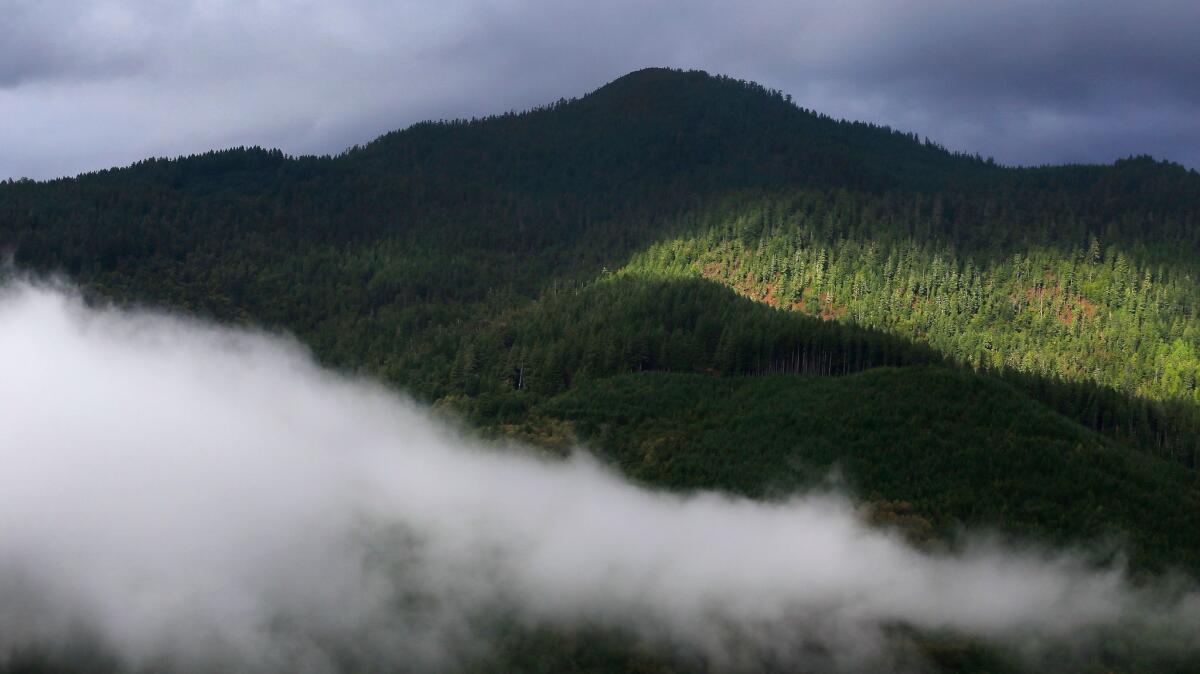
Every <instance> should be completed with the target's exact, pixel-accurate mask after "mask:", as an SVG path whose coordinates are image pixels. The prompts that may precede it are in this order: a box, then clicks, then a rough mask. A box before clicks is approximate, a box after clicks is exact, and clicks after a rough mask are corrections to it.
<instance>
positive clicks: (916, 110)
mask: <svg viewBox="0 0 1200 674" xmlns="http://www.w3.org/2000/svg"><path fill="white" fill-rule="evenodd" d="M652 65H667V66H678V67H688V68H702V69H705V70H708V71H710V72H717V73H725V74H729V75H733V76H736V77H742V78H746V79H752V80H756V81H758V82H761V83H763V84H765V85H767V86H770V87H775V88H779V89H782V90H783V91H785V92H787V93H790V94H792V95H793V96H794V98H795V99H796V101H797V102H798V103H800V104H801V105H803V106H805V107H808V108H813V109H816V110H818V111H821V112H825V113H828V114H831V115H834V116H836V117H845V118H851V119H862V120H869V121H874V122H879V123H885V124H889V125H891V126H894V127H898V128H902V129H905V130H912V131H916V132H918V133H920V134H922V135H926V136H929V137H931V138H934V139H936V140H939V141H941V142H942V143H944V144H945V145H948V146H949V147H952V148H955V149H960V150H965V151H969V152H978V153H980V154H983V155H985V156H989V155H990V156H994V157H995V158H996V159H997V160H999V161H1003V162H1006V163H1035V164H1036V163H1048V162H1064V161H1101V162H1107V161H1111V160H1113V159H1116V158H1119V157H1122V156H1128V155H1130V154H1141V153H1150V154H1153V155H1155V156H1158V157H1163V158H1168V159H1173V160H1175V161H1179V162H1182V163H1184V164H1186V165H1188V166H1191V167H1200V2H1196V0H1127V1H1124V2H1116V1H1112V0H1003V1H997V2H975V1H971V0H838V1H836V2H834V1H833V0H827V1H825V2H814V1H811V0H740V1H739V2H729V1H728V0H723V1H716V0H692V1H690V2H684V1H682V0H654V1H649V0H611V1H607V2H588V3H580V2H570V1H566V0H457V1H455V2H446V1H445V0H438V1H424V0H421V1H413V2H404V1H395V2H384V1H382V0H338V1H337V2H334V1H332V0H328V1H322V0H86V1H84V0H78V1H76V0H0V178H2V177H20V176H30V177H37V178H44V177H51V176H58V175H71V174H75V173H77V172H80V171H85V170H92V169H98V168H103V167H107V166H111V165H120V164H127V163H129V162H131V161H135V160H137V159H140V158H143V157H146V156H151V155H156V156H163V155H177V154H184V153H192V152H199V151H203V150H207V149H210V148H216V147H226V146H230V145H264V146H271V147H279V148H282V149H283V150H284V151H286V152H289V153H327V152H337V151H339V150H342V149H344V148H345V147H346V146H349V145H352V144H355V143H360V142H365V141H368V140H370V139H372V138H374V137H375V136H377V135H379V134H381V133H383V132H386V131H388V130H391V129H395V128H400V127H404V126H407V125H409V124H411V123H413V122H416V121H420V120H422V119H427V118H441V117H462V116H472V115H480V114H486V113H490V112H501V111H504V110H509V109H522V108H526V107H529V106H532V105H536V104H539V103H545V102H548V101H552V100H555V99H557V98H559V97H564V96H565V97H570V96H578V95H582V94H584V93H587V92H588V91H591V90H592V89H595V88H596V87H598V86H600V85H602V84H604V83H605V82H607V81H609V80H612V79H614V78H616V77H618V76H620V75H622V74H624V73H626V72H628V71H630V70H635V69H638V68H641V67H645V66H652Z"/></svg>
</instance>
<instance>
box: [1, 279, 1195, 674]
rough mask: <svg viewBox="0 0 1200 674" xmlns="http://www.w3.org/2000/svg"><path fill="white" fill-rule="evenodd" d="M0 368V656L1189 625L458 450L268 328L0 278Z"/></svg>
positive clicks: (881, 659)
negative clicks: (515, 631) (88, 298)
mask: <svg viewBox="0 0 1200 674" xmlns="http://www.w3.org/2000/svg"><path fill="white" fill-rule="evenodd" d="M0 373H2V375H0V467H2V469H0V668H2V667H3V665H4V664H5V663H9V662H12V661H13V659H14V658H18V657H21V655H22V654H23V653H28V652H30V649H35V650H40V651H45V652H51V653H54V652H60V651H61V649H78V648H81V646H80V644H93V645H94V647H95V648H96V649H98V650H99V651H101V652H103V653H107V654H111V655H112V657H114V658H115V662H116V663H117V664H119V665H121V666H128V667H131V668H139V667H148V666H156V667H164V668H167V669H174V668H178V669H183V670H208V669H213V670H216V669H226V668H233V669H237V670H241V671H261V672H273V671H300V672H331V671H340V670H344V669H350V668H353V669H356V670H372V669H380V668H384V667H389V668H396V667H400V666H403V667H404V668H411V669H413V670H421V669H429V670H438V671H442V670H448V669H454V668H455V667H456V666H458V665H461V664H463V663H464V662H466V661H469V660H471V659H473V658H485V657H487V654H488V648H489V643H490V639H491V634H492V629H493V628H494V627H495V626H496V625H497V624H499V623H503V624H505V625H509V626H510V627H511V626H513V625H515V626H518V627H521V628H524V627H529V628H539V627H547V626H551V627H558V628H562V629H568V630H569V629H576V628H585V627H599V628H601V629H608V628H614V629H620V630H623V631H624V633H627V634H629V635H632V636H631V638H636V639H638V640H639V641H640V642H642V643H643V644H644V645H647V646H649V647H656V648H663V649H665V650H670V651H671V652H676V653H684V654H689V657H699V658H704V659H706V660H707V661H708V662H710V663H713V664H715V665H717V666H721V667H750V666H754V664H755V663H762V662H777V663H779V662H782V663H790V664H795V665H801V666H807V667H811V668H828V669H832V670H848V671H849V670H859V669H863V668H871V669H876V670H878V669H880V668H884V667H900V665H899V664H897V663H898V662H900V661H902V660H905V657H906V656H905V655H904V653H903V652H902V651H903V650H904V647H903V640H902V639H897V638H896V636H895V634H896V632H897V631H898V630H897V626H899V625H903V626H906V628H915V629H917V630H936V631H941V630H948V631H951V632H954V633H958V634H962V635H964V636H967V637H977V638H981V639H984V640H988V641H996V642H1001V643H1004V644H1007V645H1009V646H1014V647H1016V648H1017V649H1019V650H1021V651H1024V652H1027V653H1029V654H1031V656H1036V655H1037V654H1038V653H1044V652H1047V649H1051V648H1057V649H1062V648H1068V649H1071V650H1072V652H1079V651H1081V650H1082V651H1086V649H1088V648H1090V647H1091V646H1092V644H1093V641H1091V640H1094V639H1098V638H1100V636H1099V635H1102V634H1103V633H1104V632H1105V630H1112V629H1117V628H1120V629H1122V630H1125V629H1139V630H1142V629H1145V630H1156V632H1155V634H1157V635H1159V638H1160V639H1161V643H1160V646H1162V645H1163V644H1166V645H1165V646H1162V647H1164V648H1174V646H1170V644H1172V643H1176V644H1182V645H1181V646H1178V648H1186V647H1190V646H1188V645H1187V641H1188V636H1189V635H1194V634H1195V633H1197V629H1200V601H1198V600H1197V595H1195V594H1194V593H1187V592H1183V591H1167V590H1165V589H1163V588H1157V589H1155V590H1153V591H1151V590H1146V589H1139V590H1135V589H1132V588H1131V587H1130V586H1129V585H1128V584H1127V582H1126V581H1125V579H1124V576H1123V574H1122V572H1121V571H1120V570H1119V569H1101V570H1096V569H1093V568H1090V567H1089V566H1088V565H1087V564H1086V563H1085V562H1084V561H1082V560H1081V559H1079V558H1077V557H1074V556H1071V555H1067V554H1047V553H1033V552H1029V551H1016V550H1011V549H1005V548H1003V547H1002V546H998V545H989V544H983V543H980V544H977V545H973V546H968V548H967V549H966V550H965V551H964V552H960V553H956V554H953V555H944V554H943V555H937V554H930V553H927V552H923V551H919V550H916V549H914V548H912V547H910V546H909V545H907V544H906V543H905V542H904V541H903V540H901V539H900V538H898V537H897V536H895V535H892V534H889V533H887V532H881V531H877V530H873V529H870V528H868V527H866V526H864V525H863V524H862V522H861V521H860V519H858V518H857V517H856V515H855V512H854V508H853V507H852V505H851V504H850V503H848V502H847V501H846V500H844V499H842V498H839V497H836V496H834V495H829V494H813V495H807V496H797V497H796V498H793V499H791V500H788V501H785V502H776V503H759V502H753V501H749V500H744V499H738V498H730V497H727V496H722V495H718V494H712V493H704V494H695V495H688V496H680V495H670V494H665V493H658V492H655V491H652V490H649V489H646V488H642V487H639V486H635V485H632V484H630V483H628V482H626V481H624V480H623V479H622V478H620V477H619V476H617V475H614V474H613V473H611V472H609V471H608V470H606V469H605V468H603V467H601V466H600V465H598V464H597V463H596V462H595V461H594V460H592V459H589V458H587V456H586V455H584V454H580V455H578V456H576V457H575V458H572V459H569V460H566V461H558V460H546V459H541V458H538V457H537V456H536V455H534V454H533V453H530V452H524V451H521V450H519V449H516V448H508V449H505V450H501V449H497V448H489V447H485V446H483V445H482V443H479V442H477V441H474V440H471V439H469V438H468V437H465V436H464V435H462V434H460V433H457V432H455V431H454V430H452V429H450V428H448V427H447V426H446V425H444V424H442V423H440V422H438V421H436V420H434V419H433V418H432V417H431V416H430V415H429V414H428V412H427V411H426V410H423V409H421V408H420V407H418V406H417V405H415V404H413V403H411V402H409V401H407V400H405V399H404V398H402V397H400V396H398V395H397V394H396V393H394V392H391V391H387V390H385V389H383V388H382V387H380V386H378V385H376V384H373V383H371V382H367V381H362V380H353V379H348V378H345V377H342V376H339V375H336V374H334V373H331V372H328V371H326V370H322V369H321V368H319V367H318V366H316V365H315V364H314V363H313V362H312V360H311V359H310V357H309V356H308V354H307V353H306V352H305V350H304V349H303V348H301V347H300V346H299V345H298V344H296V343H294V342H291V341H288V340H285V339H281V338H278V337H273V336H267V335H262V334H255V333H250V332H244V331H234V330H228V329H222V328H217V327H213V326H209V325H204V324H200V323H197V322H193V321H189V320H183V319H179V318H173V317H167V316H163V315H156V314H148V313H135V312H126V311H119V310H112V309H94V308H87V307H85V306H84V304H83V303H82V302H81V301H80V300H79V299H78V298H77V297H76V296H75V295H74V294H73V292H72V291H70V290H69V289H63V288H61V287H48V286H44V285H35V284H30V283H27V282H10V283H8V284H6V285H5V286H4V287H3V288H0ZM899 631H901V632H903V630H899ZM1156 647H1157V646H1156Z"/></svg>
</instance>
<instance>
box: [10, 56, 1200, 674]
mask: <svg viewBox="0 0 1200 674" xmlns="http://www.w3.org/2000/svg"><path fill="white" fill-rule="evenodd" d="M0 250H4V251H7V252H8V253H11V255H12V257H13V259H14V261H15V267H16V269H18V270H32V271H36V272H51V273H62V274H65V275H66V276H68V277H70V278H71V279H73V280H74V281H76V282H77V283H79V284H80V285H81V286H82V287H83V288H84V289H85V292H87V293H88V294H89V296H90V297H93V298H96V299H98V300H99V299H109V300H115V301H118V302H122V303H137V304H146V305H152V306H162V307H170V308H175V309H181V310H184V311H187V312H191V313H196V314H200V315H205V316H210V317H214V318H217V319H219V320H223V321H231V322H238V323H247V324H252V325H259V326H265V327H267V328H269V329H278V330H286V331H290V332H292V333H295V334H296V335H297V336H299V337H300V338H301V339H302V340H303V341H304V342H305V343H307V344H308V345H309V346H311V348H312V349H313V350H314V352H315V354H316V355H317V356H318V357H319V358H320V359H322V360H323V361H325V362H327V363H329V364H332V365H334V366H337V367H340V368H343V369H347V370H353V371H356V372H362V373H368V374H371V375H374V376H378V377H382V378H384V379H385V380H387V381H388V382H390V383H392V384H395V385H397V386H399V387H401V388H404V389H406V390H408V391H411V392H413V393H414V394H415V395H417V396H418V397H420V398H422V399H424V400H427V401H429V402H436V403H438V404H439V406H441V407H443V408H447V409H452V410H454V411H455V412H456V413H458V414H461V415H463V416H464V417H466V418H467V419H469V420H470V421H471V422H472V423H474V424H476V425H477V426H478V427H480V428H481V429H483V432H485V433H497V434H507V435H516V436H518V437H522V438H526V439H531V440H533V441H534V442H538V443H541V444H543V445H545V446H547V447H549V448H555V447H559V446H564V445H567V444H571V443H574V442H577V441H586V442H588V443H589V445H590V446H592V447H593V448H594V449H595V450H596V451H597V452H599V453H600V454H601V455H602V456H605V457H607V458H608V459H610V460H611V461H613V462H614V463H615V464H616V465H618V466H620V467H621V468H622V470H624V471H625V472H626V473H628V474H630V475H631V476H633V477H634V478H636V479H639V480H642V481H645V482H647V483H651V484H659V485H664V486H667V487H670V488H675V489H694V488H713V489H722V490H728V491H733V492H738V493H744V494H750V495H753V496H763V495H768V494H770V493H772V492H773V490H787V489H795V488H796V487H797V486H799V485H804V484H809V483H812V482H814V481H816V480H819V479H820V478H821V477H822V475H823V474H825V473H827V472H828V471H829V470H830V469H831V468H832V467H835V466H838V467H841V468H843V469H844V470H845V472H846V479H847V481H848V482H849V487H850V488H851V489H852V490H853V491H855V493H857V494H859V495H860V496H862V497H863V498H866V499H868V500H870V501H871V502H873V503H876V504H877V505H879V507H881V508H883V509H884V511H887V512H893V511H897V509H898V511H900V512H902V514H903V516H902V517H899V518H898V520H896V518H893V519H894V520H896V521H899V522H900V524H902V525H904V526H905V527H908V529H910V530H912V531H915V532H916V534H914V535H917V536H923V537H927V538H930V539H935V540H949V539H952V538H953V535H954V531H955V530H956V527H959V526H961V525H965V524H971V525H984V526H989V527H995V528H999V529H1001V530H1005V531H1009V532H1012V533H1015V534H1020V535H1025V536H1030V537H1033V538H1035V539H1047V540H1053V541H1055V542H1071V541H1084V540H1090V539H1092V538H1095V537H1098V536H1105V535H1109V534H1114V533H1115V534H1117V535H1121V536H1125V537H1127V540H1128V541H1129V545H1130V549H1131V558H1132V561H1133V564H1134V567H1135V569H1137V570H1138V571H1139V572H1151V571H1158V570H1162V569H1164V568H1171V567H1176V568H1185V569H1188V570H1189V571H1190V572H1193V573H1196V572H1200V556H1198V555H1200V541H1197V540H1196V532H1197V531H1200V484H1198V482H1197V477H1196V475H1197V474H1196V472H1195V471H1196V469H1197V467H1198V463H1200V316H1198V309H1200V174H1197V173H1196V172H1195V171H1189V170H1186V169H1184V168H1182V167H1180V166H1178V165H1174V164H1169V163H1162V162H1157V161H1155V160H1152V159H1149V158H1144V157H1139V158H1131V159H1127V160H1122V161H1119V162H1117V163H1115V164H1114V165H1111V166H1061V167H1041V168H1011V167H1003V166H999V165H997V164H995V163H994V162H992V161H990V160H985V159H983V158H980V157H977V156H970V155H964V154H957V153H953V152H950V151H947V150H946V149H944V148H942V147H940V146H938V145H937V144H935V143H932V142H930V141H929V140H923V139H919V138H917V137H916V136H915V135H912V134H908V133H903V132H898V131H894V130H891V129H888V128H884V127H879V126H875V125H870V124H863V123H852V122H845V121H837V120H834V119H831V118H829V117H826V116H822V115H820V114H818V113H815V112H812V111H808V110H805V109H803V108H800V107H797V106H796V105H795V104H794V103H793V102H792V101H791V99H790V97H788V96H785V95H784V94H782V93H781V92H777V91H772V90H768V89H764V88H763V87H761V86H758V85H755V84H753V83H747V82H743V81H738V80H733V79H729V78H724V77H714V76H710V75H707V74H705V73H701V72H680V71H673V70H664V69H650V70H643V71H639V72H636V73H632V74H630V75H627V76H625V77H622V78H620V79H618V80H616V81H614V82H612V83H610V84H608V85H606V86H604V87H602V88H600V89H598V90H597V91H595V92H593V93H591V94H589V95H587V96H585V97H583V98H580V99H576V100H560V101H558V102H556V103H554V104H551V105H548V106H545V107H542V108H538V109H535V110H532V111H529V112H523V113H508V114H503V115H498V116H494V117H488V118H484V119H474V120H453V121H440V122H426V123H421V124H417V125H415V126H412V127H410V128H408V129H405V130H403V131H397V132H394V133H391V134H388V135H385V136H383V137H381V138H379V139H377V140H375V141H373V142H370V143H368V144H366V145H363V146H358V147H354V148H351V149H349V150H348V151H346V152H344V153H342V154H340V155H337V156H332V157H289V156H285V155H283V154H282V153H280V152H278V151H273V150H264V149H260V148H239V149H234V150H225V151H218V152H211V153H208V154H204V155H199V156H192V157H184V158H178V159H153V160H147V161H144V162H140V163H138V164H135V165H133V166H130V167H126V168H119V169H112V170H108V171H101V172H98V173H92V174H86V175H82V176H79V177H77V178H72V179H63V180H55V181H49V182H32V181H15V182H14V181H10V182H8V183H4V184H0ZM880 368H885V369H880ZM652 407H653V408H655V410H656V411H655V412H653V413H648V412H646V411H645V410H646V409H648V408H652ZM638 410H642V411H640V412H639V411H638ZM747 419H753V422H752V423H751V422H747V421H746V420H747ZM931 429H938V430H937V431H931ZM730 447H743V448H748V449H743V450H741V451H740V452H735V451H733V450H731V449H729V448H730ZM884 448H895V451H894V452H890V453H881V452H882V450H883V449H884ZM797 457H798V458H797ZM797 466H800V468H797ZM889 509H890V510H889ZM893 514H894V512H893ZM885 521H888V520H886V518H885ZM893 523H894V522H893ZM914 523H915V524H914ZM530 643H540V642H530ZM514 648H516V651H515V652H516V653H517V655H516V656H514V657H518V656H519V657H527V656H529V651H528V650H527V649H526V648H525V647H520V648H517V647H514ZM576 655H578V654H576ZM572 657H575V656H572ZM981 657H982V656H981ZM576 659H578V658H576ZM584 659H585V660H586V658H584ZM987 662H988V660H987V658H983V659H982V660H976V659H973V656H972V658H967V659H966V660H963V661H959V660H954V659H953V658H951V659H950V660H948V661H946V662H943V663H942V664H943V666H944V668H945V669H946V670H947V671H955V670H956V669H957V668H960V667H961V668H963V671H966V668H970V667H974V668H976V670H974V671H979V670H982V671H1000V670H1001V669H1002V668H1001V669H995V670H991V669H986V668H988V667H992V665H989V664H987ZM980 663H983V664H980ZM997 667H999V666H998V665H997ZM1005 671H1006V670H1005Z"/></svg>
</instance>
